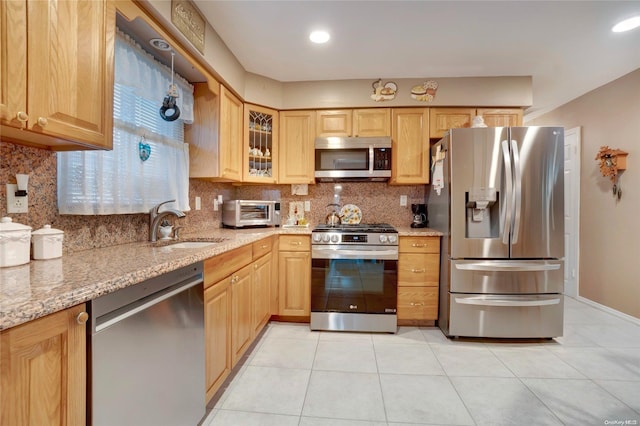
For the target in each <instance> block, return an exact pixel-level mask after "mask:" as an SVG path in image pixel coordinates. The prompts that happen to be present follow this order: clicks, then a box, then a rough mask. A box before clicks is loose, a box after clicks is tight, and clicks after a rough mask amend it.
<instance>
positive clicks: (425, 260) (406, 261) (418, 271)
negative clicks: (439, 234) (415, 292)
mask: <svg viewBox="0 0 640 426" xmlns="http://www.w3.org/2000/svg"><path fill="white" fill-rule="evenodd" d="M439 279H440V255H439V254H432V253H426V254H417V253H411V254H401V255H400V256H399V258H398V285H401V286H416V287H423V286H426V287H433V286H436V287H437V286H438V284H439V281H440V280H439Z"/></svg>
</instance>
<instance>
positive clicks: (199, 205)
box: [196, 197, 202, 210]
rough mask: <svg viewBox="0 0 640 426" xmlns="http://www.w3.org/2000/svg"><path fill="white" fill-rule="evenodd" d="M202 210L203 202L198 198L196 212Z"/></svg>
mask: <svg viewBox="0 0 640 426" xmlns="http://www.w3.org/2000/svg"><path fill="white" fill-rule="evenodd" d="M201 208H202V200H201V199H200V197H196V210H200V209H201Z"/></svg>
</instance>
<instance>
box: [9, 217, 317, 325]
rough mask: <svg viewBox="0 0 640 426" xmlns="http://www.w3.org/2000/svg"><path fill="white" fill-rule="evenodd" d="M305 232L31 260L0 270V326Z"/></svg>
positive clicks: (257, 233) (226, 233)
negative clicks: (190, 246)
mask: <svg viewBox="0 0 640 426" xmlns="http://www.w3.org/2000/svg"><path fill="white" fill-rule="evenodd" d="M291 233H303V234H311V230H310V229H282V228H252V229H246V230H235V229H214V230H211V231H206V232H199V233H191V234H188V235H186V234H185V235H183V236H181V238H180V239H181V240H182V241H207V240H216V239H221V238H224V241H222V242H219V243H216V244H214V245H212V246H210V247H204V248H193V249H172V248H171V247H170V245H163V244H162V243H160V244H157V243H148V242H141V243H132V244H123V245H117V246H111V247H105V248H100V249H94V250H86V251H81V252H76V253H73V254H70V255H65V256H63V257H62V258H59V259H50V260H32V261H31V262H30V263H28V264H26V265H22V266H14V267H11V268H0V330H4V329H7V328H10V327H14V326H16V325H19V324H22V323H25V322H27V321H31V320H34V319H36V318H40V317H42V316H45V315H48V314H52V313H54V312H57V311H61V310H63V309H66V308H69V307H71V306H74V305H77V304H80V303H84V302H86V301H88V300H91V299H95V298H96V297H99V296H102V295H104V294H107V293H111V292H113V291H116V290H119V289H121V288H124V287H128V286H130V285H133V284H137V283H139V282H141V281H144V280H146V279H149V278H152V277H155V276H157V275H160V274H163V273H166V272H169V271H172V270H174V269H178V268H180V267H182V266H186V265H190V264H192V263H195V262H199V261H202V260H205V259H208V258H210V257H213V256H216V255H219V254H222V253H224V252H226V251H229V250H233V249H235V248H237V247H241V246H243V245H246V244H250V243H253V242H254V241H258V240H260V239H262V238H265V237H268V236H270V235H274V234H291Z"/></svg>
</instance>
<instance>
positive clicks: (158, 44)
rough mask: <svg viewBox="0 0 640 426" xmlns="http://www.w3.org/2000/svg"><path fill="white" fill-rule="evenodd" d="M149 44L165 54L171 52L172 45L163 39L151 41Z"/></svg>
mask: <svg viewBox="0 0 640 426" xmlns="http://www.w3.org/2000/svg"><path fill="white" fill-rule="evenodd" d="M149 44H150V45H151V46H153V47H155V48H156V49H158V50H163V51H165V52H168V51H169V50H171V45H170V44H169V43H167V42H166V41H165V40H163V39H161V38H152V39H151V40H149Z"/></svg>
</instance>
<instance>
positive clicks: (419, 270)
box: [411, 268, 427, 274]
mask: <svg viewBox="0 0 640 426" xmlns="http://www.w3.org/2000/svg"><path fill="white" fill-rule="evenodd" d="M411 272H413V273H414V274H421V273H423V272H427V270H426V269H424V268H422V269H412V270H411Z"/></svg>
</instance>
